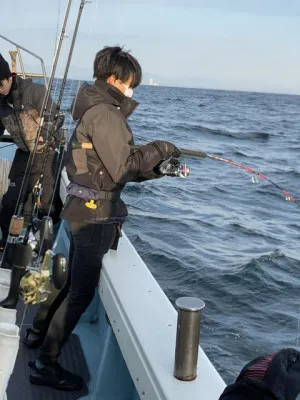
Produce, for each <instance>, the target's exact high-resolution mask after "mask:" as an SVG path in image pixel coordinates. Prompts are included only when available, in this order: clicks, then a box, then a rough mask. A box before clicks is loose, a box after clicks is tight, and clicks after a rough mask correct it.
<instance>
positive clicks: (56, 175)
mask: <svg viewBox="0 0 300 400" xmlns="http://www.w3.org/2000/svg"><path fill="white" fill-rule="evenodd" d="M86 3H89V1H86V0H81V3H80V6H79V10H78V14H77V19H76V23H75V27H74V32H73V37H72V41H71V45H70V50H69V54H68V59H67V63H66V67H65V72H64V76H63V79H62V83H61V88H60V91H59V96H58V100H57V103H56V107H55V108H56V110H55V117H54V121H53V126H52V127H51V131H52V132H56V130H57V128H58V118H59V115H60V109H61V103H62V99H63V94H64V90H65V87H66V83H67V78H68V73H69V69H70V64H71V60H72V56H73V51H74V46H75V42H76V38H77V33H78V28H79V24H80V20H81V16H82V11H83V7H84V5H85V4H86ZM49 136H50V140H49V142H48V145H47V148H46V150H45V154H44V162H43V166H42V169H41V174H40V179H39V181H38V182H37V185H39V184H41V182H42V180H43V175H44V171H45V168H46V165H47V158H48V156H49V151H50V144H51V143H52V142H53V141H55V137H54V136H51V134H50V135H49ZM64 150H65V138H64V139H62V140H60V144H59V147H58V154H59V156H58V160H57V163H56V169H55V172H54V188H53V191H52V195H51V199H50V201H49V211H48V217H50V212H51V208H52V204H53V202H54V198H55V195H56V190H57V187H58V181H59V177H60V172H61V169H62V164H63V163H62V160H63V154H64ZM40 194H41V193H40V191H39V192H38V195H40ZM32 215H33V213H32ZM30 229H31V225H30V224H28V225H27V230H26V234H25V237H24V240H25V241H26V240H28V238H29V234H30Z"/></svg>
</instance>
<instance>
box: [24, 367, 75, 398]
mask: <svg viewBox="0 0 300 400" xmlns="http://www.w3.org/2000/svg"><path fill="white" fill-rule="evenodd" d="M28 365H29V367H30V375H29V381H30V383H33V384H35V385H43V386H51V387H53V388H55V389H58V390H68V391H72V390H79V389H81V387H82V385H83V379H82V378H81V377H80V376H77V375H75V374H72V373H71V372H69V371H66V370H65V369H64V368H63V367H62V366H61V365H60V364H59V363H58V362H56V363H54V364H51V365H46V366H45V367H43V368H37V367H36V365H35V362H30V363H29V364H28Z"/></svg>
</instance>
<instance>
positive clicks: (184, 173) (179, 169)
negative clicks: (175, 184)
mask: <svg viewBox="0 0 300 400" xmlns="http://www.w3.org/2000/svg"><path fill="white" fill-rule="evenodd" d="M155 172H156V173H158V174H159V175H167V176H175V177H179V178H187V177H188V176H189V174H190V168H189V167H188V166H187V165H186V164H181V163H180V161H179V159H178V158H173V157H170V158H168V159H167V160H164V161H162V162H161V163H160V164H159V165H158V166H157V167H156V168H155Z"/></svg>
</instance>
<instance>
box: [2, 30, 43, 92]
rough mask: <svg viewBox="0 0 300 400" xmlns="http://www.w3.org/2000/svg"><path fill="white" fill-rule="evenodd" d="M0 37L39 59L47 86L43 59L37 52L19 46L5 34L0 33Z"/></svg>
mask: <svg viewBox="0 0 300 400" xmlns="http://www.w3.org/2000/svg"><path fill="white" fill-rule="evenodd" d="M0 38H2V39H3V40H5V41H6V42H9V43H11V44H13V45H14V46H16V47H17V48H19V49H22V50H24V51H25V52H26V53H28V54H30V55H32V56H33V57H35V58H37V59H39V60H40V62H41V66H42V70H43V75H44V77H45V84H46V87H47V77H46V68H45V64H44V60H43V59H42V58H41V57H40V56H38V55H37V54H35V53H33V52H32V51H30V50H28V49H25V47H23V46H20V45H19V44H18V43H16V42H13V41H12V40H10V39H8V38H7V37H5V36H3V35H1V34H0Z"/></svg>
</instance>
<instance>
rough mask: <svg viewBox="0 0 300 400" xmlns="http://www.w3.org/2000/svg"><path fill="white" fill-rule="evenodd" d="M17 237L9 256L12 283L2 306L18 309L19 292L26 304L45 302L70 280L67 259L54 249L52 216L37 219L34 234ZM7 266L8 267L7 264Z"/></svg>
mask: <svg viewBox="0 0 300 400" xmlns="http://www.w3.org/2000/svg"><path fill="white" fill-rule="evenodd" d="M25 239H26V235H25V238H23V239H22V241H21V238H20V237H19V238H17V240H16V241H15V242H14V243H10V244H11V245H12V247H11V251H12V256H11V258H10V259H9V263H8V264H10V265H9V266H10V268H9V269H11V283H10V288H9V293H8V296H7V298H6V299H4V300H3V301H1V302H0V307H4V308H15V307H16V305H17V303H18V299H19V295H20V296H21V297H22V298H23V300H24V303H25V304H38V303H41V302H43V301H45V300H46V299H47V297H48V294H49V293H51V292H52V291H53V290H55V289H58V290H60V289H61V288H62V287H63V286H64V284H65V282H66V279H67V260H66V258H65V257H64V256H63V255H62V254H56V253H55V252H53V251H52V246H53V223H52V219H51V218H50V217H44V218H43V219H42V220H35V221H34V223H33V236H32V237H31V238H29V237H28V240H25ZM6 268H7V267H6Z"/></svg>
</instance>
